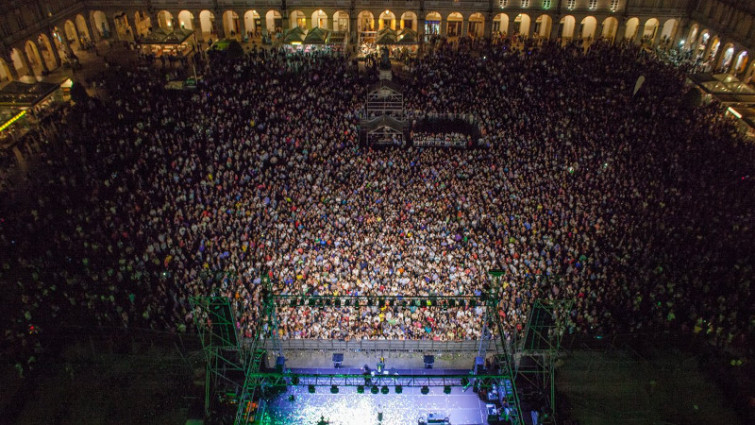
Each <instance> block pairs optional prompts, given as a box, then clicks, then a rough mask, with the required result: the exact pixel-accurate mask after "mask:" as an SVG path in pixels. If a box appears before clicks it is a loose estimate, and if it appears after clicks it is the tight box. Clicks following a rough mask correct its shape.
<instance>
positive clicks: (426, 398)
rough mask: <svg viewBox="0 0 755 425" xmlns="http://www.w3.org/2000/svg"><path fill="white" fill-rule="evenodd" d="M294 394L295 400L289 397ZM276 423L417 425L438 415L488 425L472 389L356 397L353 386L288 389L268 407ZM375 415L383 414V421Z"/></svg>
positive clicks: (458, 423) (460, 424)
mask: <svg viewBox="0 0 755 425" xmlns="http://www.w3.org/2000/svg"><path fill="white" fill-rule="evenodd" d="M291 395H294V400H293V401H291V400H290V399H289V398H290V396H291ZM270 407H271V409H270V413H271V416H272V417H273V418H274V423H275V424H297V425H315V424H317V422H318V421H319V420H320V417H321V416H322V417H324V418H325V420H326V421H329V422H330V424H332V425H378V424H380V425H383V424H384V425H416V424H417V420H418V418H419V417H420V416H425V415H427V414H429V413H436V414H437V413H440V414H443V415H444V416H448V418H449V419H450V421H451V424H453V425H473V424H474V425H478V424H487V423H488V422H487V414H486V410H485V403H484V402H483V401H482V400H480V398H479V396H478V395H477V394H476V393H474V392H473V391H472V390H471V389H470V390H468V391H466V392H462V389H461V388H458V387H454V388H453V389H452V391H451V394H444V393H443V388H442V387H431V388H430V393H429V394H427V395H423V394H421V393H420V388H417V387H404V391H403V393H402V394H396V393H394V388H391V392H390V393H389V394H382V393H379V394H371V393H370V392H369V389H367V390H366V391H365V393H364V394H358V393H357V389H356V388H355V387H340V388H339V393H338V394H331V393H330V388H328V387H317V392H316V393H315V394H310V393H309V391H308V389H307V387H306V386H296V387H293V386H290V387H289V390H288V391H287V392H286V393H284V394H281V395H280V396H279V397H278V398H276V399H275V400H273V401H272V402H271V404H270ZM378 412H382V413H383V420H382V422H380V421H378Z"/></svg>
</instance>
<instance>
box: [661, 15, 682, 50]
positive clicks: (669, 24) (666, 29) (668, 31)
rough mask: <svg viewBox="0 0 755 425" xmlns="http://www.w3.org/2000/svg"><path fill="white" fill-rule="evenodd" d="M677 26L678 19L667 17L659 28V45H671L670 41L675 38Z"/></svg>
mask: <svg viewBox="0 0 755 425" xmlns="http://www.w3.org/2000/svg"><path fill="white" fill-rule="evenodd" d="M678 28H679V21H677V20H676V19H669V20H668V21H666V22H665V23H664V24H663V29H661V46H663V47H666V48H669V47H673V46H672V45H671V43H673V42H674V39H675V38H676V31H677V29H678Z"/></svg>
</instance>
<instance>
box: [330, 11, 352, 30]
mask: <svg viewBox="0 0 755 425" xmlns="http://www.w3.org/2000/svg"><path fill="white" fill-rule="evenodd" d="M333 31H334V32H349V14H348V13H346V12H344V11H342V10H339V11H337V12H336V13H334V14H333Z"/></svg>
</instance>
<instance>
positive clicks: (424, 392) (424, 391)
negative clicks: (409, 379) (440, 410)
mask: <svg viewBox="0 0 755 425" xmlns="http://www.w3.org/2000/svg"><path fill="white" fill-rule="evenodd" d="M420 392H421V393H422V394H424V395H427V394H428V393H430V388H428V387H427V385H424V386H423V387H422V389H421V390H420Z"/></svg>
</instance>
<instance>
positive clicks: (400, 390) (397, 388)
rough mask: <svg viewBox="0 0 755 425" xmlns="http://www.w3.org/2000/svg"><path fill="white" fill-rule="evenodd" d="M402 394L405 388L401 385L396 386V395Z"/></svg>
mask: <svg viewBox="0 0 755 425" xmlns="http://www.w3.org/2000/svg"><path fill="white" fill-rule="evenodd" d="M402 392H404V388H403V387H401V385H396V394H401V393H402Z"/></svg>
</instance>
